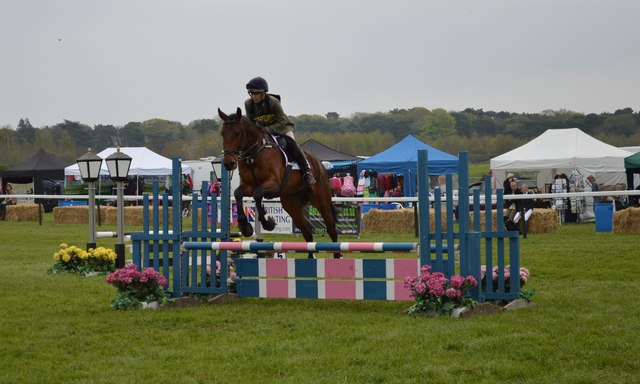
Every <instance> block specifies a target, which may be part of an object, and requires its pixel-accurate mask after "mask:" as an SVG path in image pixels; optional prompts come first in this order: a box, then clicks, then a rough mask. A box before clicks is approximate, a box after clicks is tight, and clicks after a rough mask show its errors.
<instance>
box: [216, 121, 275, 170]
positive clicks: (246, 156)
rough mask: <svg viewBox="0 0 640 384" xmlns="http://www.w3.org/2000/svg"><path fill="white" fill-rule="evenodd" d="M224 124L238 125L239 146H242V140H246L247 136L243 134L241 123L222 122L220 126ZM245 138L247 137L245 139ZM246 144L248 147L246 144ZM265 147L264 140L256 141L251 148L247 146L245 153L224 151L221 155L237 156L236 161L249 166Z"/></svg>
mask: <svg viewBox="0 0 640 384" xmlns="http://www.w3.org/2000/svg"><path fill="white" fill-rule="evenodd" d="M225 124H240V129H241V131H240V132H241V134H240V140H239V142H240V144H239V145H240V146H242V141H243V139H244V140H245V141H247V140H248V135H246V134H245V127H244V125H243V124H242V122H241V121H236V120H233V121H224V122H223V123H222V125H225ZM245 137H247V139H245ZM246 144H247V145H249V143H248V142H247V143H246ZM265 147H266V140H262V141H256V142H255V143H253V144H252V145H251V146H249V148H247V149H246V150H245V151H242V150H241V149H225V150H223V151H222V154H223V155H238V161H244V162H246V163H247V164H251V163H253V160H254V159H255V157H256V156H257V155H258V153H260V151H262V150H263V149H264V148H265Z"/></svg>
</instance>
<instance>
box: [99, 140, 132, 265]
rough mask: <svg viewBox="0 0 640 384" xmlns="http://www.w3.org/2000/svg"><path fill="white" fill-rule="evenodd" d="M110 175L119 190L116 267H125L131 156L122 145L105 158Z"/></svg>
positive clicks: (117, 201)
mask: <svg viewBox="0 0 640 384" xmlns="http://www.w3.org/2000/svg"><path fill="white" fill-rule="evenodd" d="M105 162H106V163H107V168H108V169H109V176H110V177H111V180H113V181H115V183H116V191H117V200H116V204H117V221H118V241H117V243H116V247H115V248H116V249H115V251H116V255H117V258H116V268H122V267H124V229H123V227H124V196H123V195H124V182H125V181H126V180H127V177H128V176H129V167H130V166H131V157H129V156H127V155H126V154H124V153H122V152H120V146H118V149H117V151H116V152H114V153H112V154H111V155H109V157H107V158H106V159H105Z"/></svg>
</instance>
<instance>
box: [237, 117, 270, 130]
mask: <svg viewBox="0 0 640 384" xmlns="http://www.w3.org/2000/svg"><path fill="white" fill-rule="evenodd" d="M240 124H243V125H245V126H249V127H252V128H254V129H256V130H257V131H259V132H262V133H264V134H265V135H266V134H268V133H269V130H268V129H267V128H266V127H263V126H262V125H259V124H255V123H254V122H253V121H251V119H249V118H248V117H247V116H245V115H242V117H240Z"/></svg>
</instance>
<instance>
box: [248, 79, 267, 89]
mask: <svg viewBox="0 0 640 384" xmlns="http://www.w3.org/2000/svg"><path fill="white" fill-rule="evenodd" d="M247 91H249V92H269V84H267V80H265V79H263V78H262V77H260V76H258V77H254V78H253V79H251V80H249V82H248V83H247Z"/></svg>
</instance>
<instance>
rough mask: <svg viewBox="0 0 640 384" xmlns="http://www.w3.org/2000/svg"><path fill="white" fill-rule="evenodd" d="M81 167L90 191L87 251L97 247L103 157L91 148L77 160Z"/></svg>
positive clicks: (82, 175)
mask: <svg viewBox="0 0 640 384" xmlns="http://www.w3.org/2000/svg"><path fill="white" fill-rule="evenodd" d="M76 163H77V164H78V168H79V169H80V176H81V177H82V180H83V181H84V182H86V183H87V191H88V192H89V242H88V243H87V251H88V250H89V249H90V248H95V247H96V219H95V209H96V180H98V178H99V177H100V167H101V166H102V158H101V157H100V156H98V155H95V154H93V153H91V148H89V149H88V152H87V153H85V154H84V155H82V156H80V157H78V159H77V160H76Z"/></svg>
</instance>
